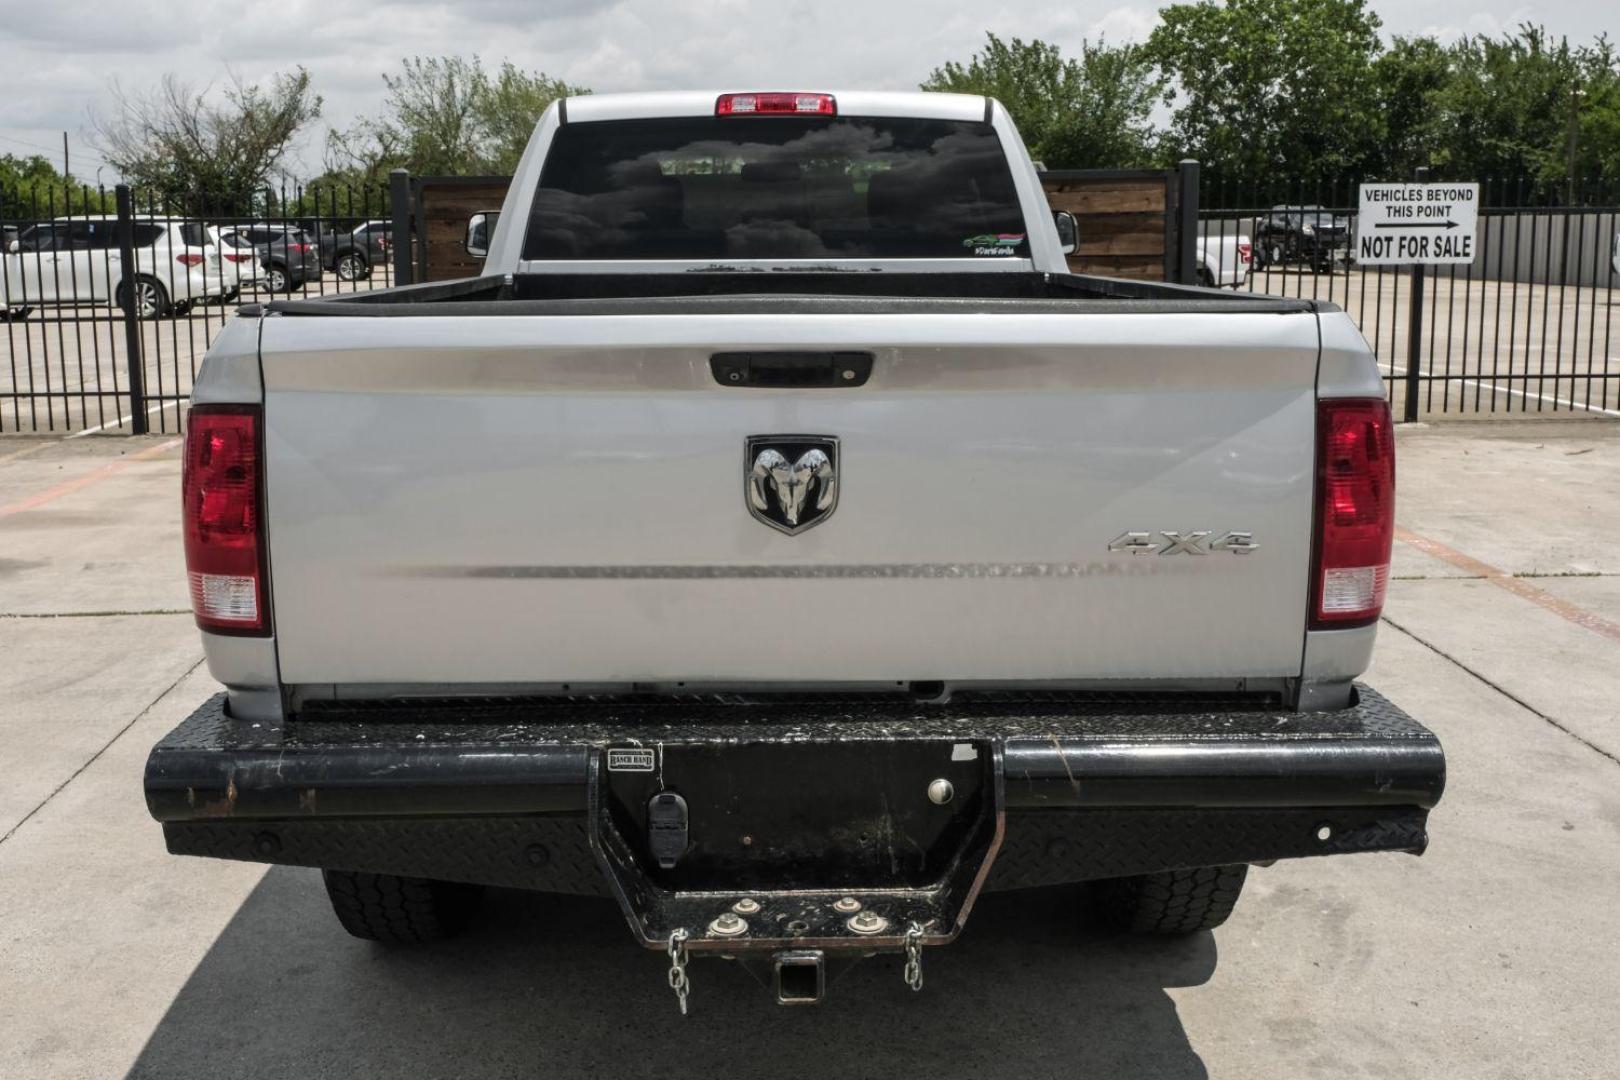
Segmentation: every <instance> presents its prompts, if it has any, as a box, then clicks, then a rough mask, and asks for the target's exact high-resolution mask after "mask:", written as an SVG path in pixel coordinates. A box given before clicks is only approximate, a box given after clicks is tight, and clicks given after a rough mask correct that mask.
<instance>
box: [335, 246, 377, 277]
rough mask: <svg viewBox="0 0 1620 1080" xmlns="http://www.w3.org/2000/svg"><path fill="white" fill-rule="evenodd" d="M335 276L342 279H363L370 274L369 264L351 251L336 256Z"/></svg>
mask: <svg viewBox="0 0 1620 1080" xmlns="http://www.w3.org/2000/svg"><path fill="white" fill-rule="evenodd" d="M337 276H338V278H339V279H340V280H343V281H364V280H365V279H366V278H368V277H370V276H371V266H370V265H369V264H368V263H367V262H366V260H365V259H364V258H362V257H361V256H359V255H356V254H354V253H353V252H348V253H345V254H343V255H340V256H338V261H337Z"/></svg>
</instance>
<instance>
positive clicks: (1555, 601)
mask: <svg viewBox="0 0 1620 1080" xmlns="http://www.w3.org/2000/svg"><path fill="white" fill-rule="evenodd" d="M1395 538H1396V539H1397V540H1400V541H1401V542H1402V543H1406V544H1410V545H1411V546H1413V547H1415V548H1417V549H1418V550H1419V551H1421V552H1423V553H1424V554H1425V555H1432V556H1434V557H1435V558H1437V559H1440V560H1442V561H1444V562H1448V563H1450V564H1451V565H1452V566H1455V567H1457V568H1458V569H1459V570H1466V571H1468V572H1469V573H1470V574H1473V575H1474V576H1476V577H1480V578H1483V579H1485V580H1486V581H1488V582H1490V583H1491V584H1492V585H1495V586H1496V587H1498V588H1501V589H1506V590H1507V591H1508V592H1510V593H1512V594H1513V595H1514V596H1517V597H1520V598H1521V599H1524V600H1528V601H1530V602H1531V603H1532V604H1535V605H1536V606H1538V607H1542V608H1545V609H1547V610H1548V611H1550V612H1552V613H1553V614H1554V615H1557V616H1558V617H1559V618H1561V619H1567V620H1569V621H1570V622H1572V623H1574V624H1575V625H1576V626H1584V627H1585V628H1586V629H1588V630H1590V631H1592V632H1593V633H1594V634H1602V635H1603V636H1604V637H1606V638H1608V639H1610V640H1611V641H1617V642H1620V624H1617V623H1612V622H1610V621H1609V620H1608V619H1605V618H1604V617H1603V616H1601V615H1597V614H1594V613H1592V612H1590V611H1587V610H1586V609H1585V608H1583V607H1581V606H1579V605H1577V604H1572V603H1570V602H1569V601H1568V600H1563V599H1560V598H1559V597H1556V596H1554V595H1553V594H1552V593H1550V592H1548V591H1546V590H1545V589H1538V588H1537V587H1536V586H1534V585H1532V584H1530V583H1529V582H1528V581H1525V580H1524V579H1523V578H1518V577H1514V576H1513V575H1512V574H1510V573H1508V572H1507V571H1505V570H1500V569H1498V568H1496V567H1494V566H1492V565H1491V564H1490V563H1487V562H1481V561H1480V560H1478V559H1476V558H1474V557H1473V556H1472V555H1467V554H1464V553H1463V552H1461V551H1458V550H1457V549H1456V548H1453V547H1447V546H1446V545H1445V544H1442V543H1441V542H1440V541H1438V540H1431V539H1429V538H1428V537H1427V536H1419V535H1418V534H1417V533H1415V532H1413V531H1412V530H1410V529H1407V528H1403V527H1401V526H1399V525H1397V526H1395Z"/></svg>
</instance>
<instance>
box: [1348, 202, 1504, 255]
mask: <svg viewBox="0 0 1620 1080" xmlns="http://www.w3.org/2000/svg"><path fill="white" fill-rule="evenodd" d="M1478 219H1479V185H1478V184H1362V185H1361V216H1360V218H1359V219H1357V221H1356V262H1358V263H1360V264H1361V265H1363V266H1395V265H1402V264H1406V263H1430V264H1433V263H1468V262H1473V261H1474V231H1475V225H1476V223H1477V222H1478Z"/></svg>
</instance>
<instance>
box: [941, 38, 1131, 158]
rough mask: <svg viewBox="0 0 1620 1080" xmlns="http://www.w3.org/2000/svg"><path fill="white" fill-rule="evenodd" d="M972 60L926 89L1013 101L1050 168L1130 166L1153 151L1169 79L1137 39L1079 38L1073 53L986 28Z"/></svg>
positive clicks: (952, 66) (1036, 153)
mask: <svg viewBox="0 0 1620 1080" xmlns="http://www.w3.org/2000/svg"><path fill="white" fill-rule="evenodd" d="M985 36H986V38H987V42H986V44H985V47H984V48H983V49H982V50H981V51H980V52H978V53H976V54H974V55H973V56H972V57H970V58H969V59H968V62H967V63H966V64H961V63H958V62H956V61H950V62H948V63H946V64H945V66H944V67H941V68H936V69H935V70H934V72H933V73H932V74H931V75H930V76H929V77H928V79H927V80H926V81H925V82H923V84H922V89H924V90H941V91H948V92H951V93H958V94H984V95H987V96H989V97H993V98H995V99H996V100H997V101H1000V102H1001V103H1002V104H1003V105H1004V106H1006V108H1007V111H1008V112H1009V113H1010V114H1012V118H1013V122H1014V123H1015V124H1017V125H1018V130H1019V133H1020V134H1021V135H1022V136H1023V137H1024V142H1025V143H1026V145H1028V147H1029V151H1030V156H1031V157H1033V158H1035V159H1036V160H1037V161H1041V162H1044V163H1045V164H1046V166H1047V167H1048V168H1054V169H1057V168H1065V169H1069V168H1088V167H1089V168H1102V167H1107V168H1123V167H1129V166H1134V165H1144V164H1147V163H1148V162H1149V161H1150V160H1151V159H1152V157H1153V155H1154V133H1153V129H1152V125H1151V124H1150V122H1149V117H1150V114H1151V113H1152V110H1153V106H1154V103H1155V102H1156V101H1157V100H1158V97H1159V95H1160V94H1161V93H1163V83H1162V80H1161V79H1160V78H1159V77H1158V76H1157V75H1155V73H1154V71H1153V65H1152V63H1151V61H1150V60H1149V59H1148V58H1147V56H1146V53H1145V51H1144V50H1143V48H1142V47H1141V46H1138V45H1121V46H1110V45H1108V43H1107V42H1105V41H1099V42H1097V43H1096V44H1092V43H1090V42H1087V41H1082V42H1081V43H1080V58H1079V59H1078V60H1073V59H1070V60H1066V59H1064V58H1063V55H1062V53H1061V52H1060V51H1059V49H1058V47H1057V46H1056V45H1050V44H1047V43H1046V42H1043V41H1039V40H1035V41H1029V42H1025V41H1023V40H1022V39H1020V38H1013V39H1012V40H1011V41H1003V40H1002V39H1001V38H999V37H997V36H996V35H995V34H986V35H985Z"/></svg>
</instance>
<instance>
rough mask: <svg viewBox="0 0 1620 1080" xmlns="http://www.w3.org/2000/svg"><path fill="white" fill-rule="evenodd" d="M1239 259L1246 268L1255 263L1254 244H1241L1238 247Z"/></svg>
mask: <svg viewBox="0 0 1620 1080" xmlns="http://www.w3.org/2000/svg"><path fill="white" fill-rule="evenodd" d="M1238 258H1240V259H1242V260H1243V265H1244V266H1248V265H1249V264H1250V263H1252V262H1254V245H1253V244H1239V245H1238Z"/></svg>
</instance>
